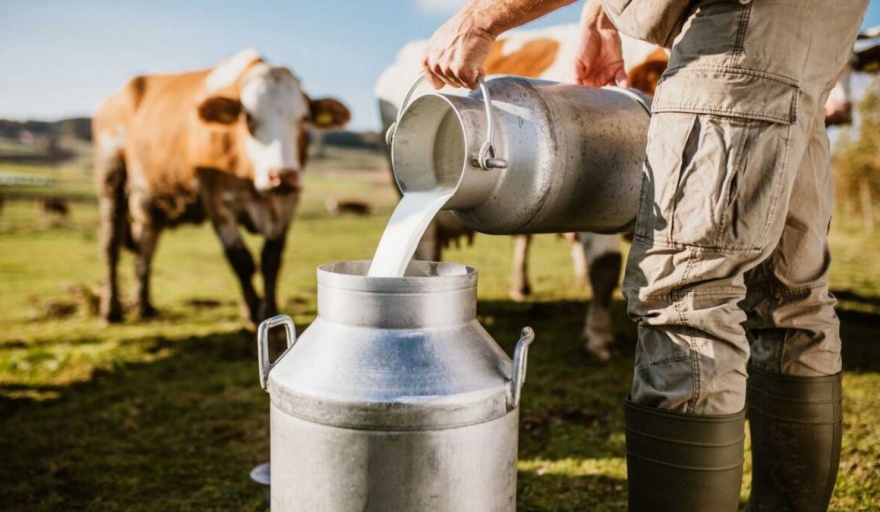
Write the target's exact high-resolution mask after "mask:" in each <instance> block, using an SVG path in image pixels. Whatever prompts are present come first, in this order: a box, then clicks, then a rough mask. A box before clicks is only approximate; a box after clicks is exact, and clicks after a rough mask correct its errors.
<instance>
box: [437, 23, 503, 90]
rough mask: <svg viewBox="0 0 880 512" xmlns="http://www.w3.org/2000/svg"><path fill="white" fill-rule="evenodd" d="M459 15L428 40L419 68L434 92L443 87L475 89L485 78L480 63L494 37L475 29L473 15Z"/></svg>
mask: <svg viewBox="0 0 880 512" xmlns="http://www.w3.org/2000/svg"><path fill="white" fill-rule="evenodd" d="M462 14H463V12H462V13H459V14H458V15H456V16H455V17H453V18H452V19H450V20H449V21H447V22H446V23H444V24H443V26H441V27H440V28H439V29H438V30H437V32H435V33H434V35H433V36H432V37H431V41H430V42H429V43H428V47H427V49H426V50H425V57H424V59H423V60H422V66H423V67H424V68H425V71H427V77H428V80H430V82H431V85H433V86H434V88H435V89H440V88H442V87H443V86H444V85H450V86H452V87H466V88H468V89H476V88H477V77H479V76H482V75H484V74H485V73H484V72H483V68H482V65H483V62H485V61H486V58H487V57H488V56H489V50H491V49H492V43H494V42H495V35H494V34H492V33H490V32H489V31H488V30H486V29H484V28H480V27H478V26H476V24H475V23H474V21H475V20H474V18H473V16H467V15H464V16H462Z"/></svg>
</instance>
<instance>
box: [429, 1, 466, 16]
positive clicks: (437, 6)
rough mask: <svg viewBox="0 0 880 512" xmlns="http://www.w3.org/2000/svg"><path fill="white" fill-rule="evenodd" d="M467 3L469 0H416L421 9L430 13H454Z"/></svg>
mask: <svg viewBox="0 0 880 512" xmlns="http://www.w3.org/2000/svg"><path fill="white" fill-rule="evenodd" d="M466 3H467V0H416V6H417V7H418V8H419V10H420V11H422V12H426V13H430V14H453V13H455V12H456V11H458V10H459V9H461V7H462V6H463V5H464V4H466Z"/></svg>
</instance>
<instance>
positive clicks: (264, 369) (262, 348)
mask: <svg viewBox="0 0 880 512" xmlns="http://www.w3.org/2000/svg"><path fill="white" fill-rule="evenodd" d="M279 325H283V326H284V332H285V333H286V337H287V349H286V350H285V351H284V353H283V354H281V355H280V356H278V359H276V360H275V362H274V363H270V362H269V329H271V328H273V327H277V326H279ZM294 343H296V326H295V325H294V324H293V320H291V319H290V317H289V316H287V315H277V316H273V317H272V318H270V319H268V320H264V321H263V323H261V324H260V328H259V330H258V331H257V362H258V363H259V366H260V387H261V388H263V391H265V392H267V393H268V392H269V372H271V371H272V368H273V367H274V366H275V365H276V364H278V361H281V358H282V357H284V356H285V355H287V353H288V352H290V348H291V347H293V344H294Z"/></svg>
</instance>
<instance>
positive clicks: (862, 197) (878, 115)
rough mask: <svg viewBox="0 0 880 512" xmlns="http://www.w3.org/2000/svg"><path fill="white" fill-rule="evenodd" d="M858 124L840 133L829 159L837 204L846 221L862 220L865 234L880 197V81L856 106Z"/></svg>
mask: <svg viewBox="0 0 880 512" xmlns="http://www.w3.org/2000/svg"><path fill="white" fill-rule="evenodd" d="M858 112H859V115H858V117H857V123H856V124H855V125H853V126H852V127H850V128H844V129H843V130H841V133H840V137H839V138H838V149H837V151H836V152H835V154H834V156H833V158H832V164H833V166H834V173H835V186H836V188H837V199H838V204H839V205H840V207H841V210H842V213H843V214H844V216H845V217H847V218H853V217H855V218H861V220H862V222H863V223H864V226H865V229H866V230H867V231H873V229H874V222H875V220H877V217H876V215H877V214H876V211H875V210H876V208H875V207H874V202H875V201H876V200H877V199H878V198H880V82H878V81H877V80H874V81H872V82H871V84H870V85H869V86H868V88H867V90H866V91H865V95H864V98H863V99H862V101H861V102H860V103H859V107H858Z"/></svg>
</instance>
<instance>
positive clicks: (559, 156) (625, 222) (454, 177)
mask: <svg viewBox="0 0 880 512" xmlns="http://www.w3.org/2000/svg"><path fill="white" fill-rule="evenodd" d="M421 79H422V78H420V79H419V80H418V81H416V83H415V84H414V85H413V88H412V89H411V90H410V91H409V93H408V94H407V96H406V98H405V99H404V101H403V105H402V106H401V108H400V111H399V115H398V118H397V122H396V123H395V124H394V125H393V126H392V127H391V128H390V129H389V130H388V133H387V134H386V139H387V141H388V143H389V145H390V146H391V163H392V167H393V169H394V176H395V179H396V180H397V185H398V187H399V188H400V190H401V191H402V192H403V193H407V192H424V191H432V190H446V191H449V192H454V194H453V195H452V197H451V198H450V199H449V201H448V202H447V203H446V205H445V206H444V208H443V209H446V210H453V213H454V214H455V215H456V216H457V217H458V218H459V219H460V220H461V221H462V222H464V223H465V224H467V225H468V226H470V227H471V228H472V229H475V230H477V231H480V232H483V233H490V234H518V233H564V232H575V231H591V232H596V233H614V232H622V231H627V230H629V229H630V228H631V227H632V226H633V224H634V223H635V218H636V214H637V212H638V205H639V196H640V184H641V179H642V162H643V160H644V155H645V145H646V142H647V140H646V139H647V133H648V122H649V121H650V117H651V115H650V108H649V105H650V101H651V100H650V98H649V97H648V96H646V95H644V94H642V93H641V92H639V91H635V90H631V89H623V88H620V87H603V88H593V87H582V86H579V85H570V84H561V83H556V82H549V81H545V80H536V79H531V78H523V77H516V76H500V77H497V78H492V79H490V80H487V81H482V80H481V81H480V90H479V92H478V91H474V92H473V93H471V94H470V95H468V96H456V95H450V94H441V93H430V94H426V95H424V96H420V97H418V98H417V99H415V100H414V101H412V103H409V99H410V97H411V96H412V94H413V92H414V91H415V89H416V87H417V85H418V84H419V82H420V81H421ZM407 104H409V106H407Z"/></svg>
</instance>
